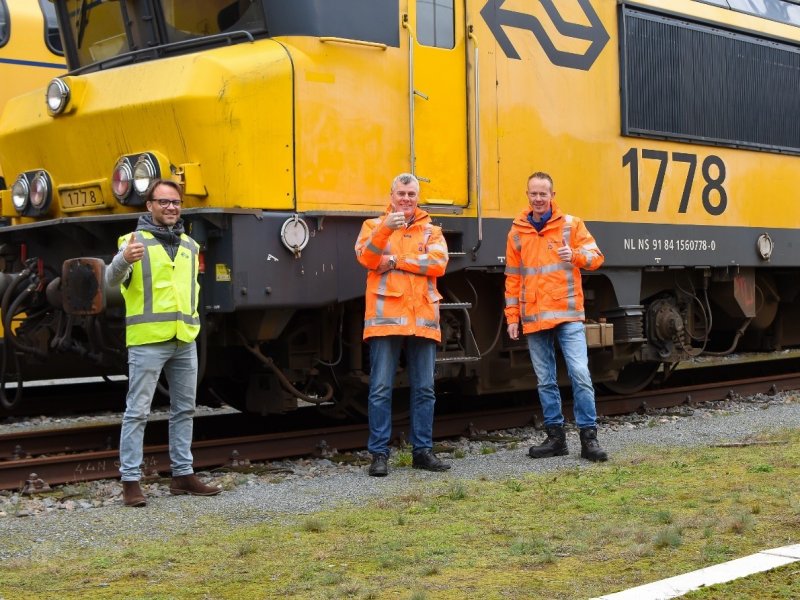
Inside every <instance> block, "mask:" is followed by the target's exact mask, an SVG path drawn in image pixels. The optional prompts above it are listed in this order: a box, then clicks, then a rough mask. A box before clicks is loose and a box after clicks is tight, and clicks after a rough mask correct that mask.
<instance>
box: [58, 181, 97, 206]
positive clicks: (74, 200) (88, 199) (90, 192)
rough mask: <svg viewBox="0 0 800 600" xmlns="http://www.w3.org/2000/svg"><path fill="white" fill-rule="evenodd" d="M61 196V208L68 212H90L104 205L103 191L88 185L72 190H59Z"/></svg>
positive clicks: (95, 186)
mask: <svg viewBox="0 0 800 600" xmlns="http://www.w3.org/2000/svg"><path fill="white" fill-rule="evenodd" d="M58 193H59V195H60V196H61V208H63V209H64V210H65V211H68V210H91V209H93V208H104V207H105V205H106V203H105V200H104V199H103V191H102V190H101V189H100V186H97V185H88V186H84V187H79V188H73V189H63V188H61V189H59V190H58Z"/></svg>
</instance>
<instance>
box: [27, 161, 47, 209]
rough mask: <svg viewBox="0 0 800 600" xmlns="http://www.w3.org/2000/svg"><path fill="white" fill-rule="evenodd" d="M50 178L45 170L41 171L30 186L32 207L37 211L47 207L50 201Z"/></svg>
mask: <svg viewBox="0 0 800 600" xmlns="http://www.w3.org/2000/svg"><path fill="white" fill-rule="evenodd" d="M51 189H52V187H51V186H50V178H49V177H48V176H47V173H45V172H44V171H39V172H38V173H36V175H35V176H34V178H33V181H32V182H31V186H30V200H31V207H32V208H33V210H35V211H36V212H37V213H38V212H42V211H44V210H46V209H47V207H48V204H49V202H50V191H51Z"/></svg>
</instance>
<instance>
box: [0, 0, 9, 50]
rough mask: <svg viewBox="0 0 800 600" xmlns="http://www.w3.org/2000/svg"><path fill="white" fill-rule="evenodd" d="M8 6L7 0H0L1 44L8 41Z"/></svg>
mask: <svg viewBox="0 0 800 600" xmlns="http://www.w3.org/2000/svg"><path fill="white" fill-rule="evenodd" d="M8 29H9V28H8V7H7V6H6V3H5V0H0V46H4V45H5V43H6V42H7V41H8Z"/></svg>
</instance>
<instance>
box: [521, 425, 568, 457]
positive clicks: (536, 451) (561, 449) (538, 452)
mask: <svg viewBox="0 0 800 600" xmlns="http://www.w3.org/2000/svg"><path fill="white" fill-rule="evenodd" d="M546 429H547V438H546V439H545V440H544V441H543V442H542V443H541V444H539V445H538V446H531V448H530V450H528V456H530V457H531V458H549V457H551V456H565V455H567V454H569V450H568V449H567V436H566V434H565V433H564V426H563V425H548V426H547V428H546Z"/></svg>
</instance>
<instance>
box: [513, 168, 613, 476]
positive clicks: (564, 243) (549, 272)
mask: <svg viewBox="0 0 800 600" xmlns="http://www.w3.org/2000/svg"><path fill="white" fill-rule="evenodd" d="M527 195H528V207H527V208H526V209H525V210H523V211H522V213H521V214H520V215H519V216H518V217H517V218H516V219H514V222H513V224H512V225H511V231H510V232H509V233H508V241H507V244H506V271H505V275H506V286H505V287H506V291H505V298H506V308H505V316H506V321H507V322H508V335H509V337H510V338H511V339H512V340H516V339H519V324H520V321H522V333H523V334H525V335H526V336H527V342H528V350H529V352H530V355H531V362H532V363H533V370H534V371H535V373H536V379H537V380H538V382H539V385H538V391H539V402H540V403H541V405H542V412H543V413H544V424H545V428H546V430H547V438H546V439H545V441H544V442H543V443H542V444H541V445H539V446H533V447H531V448H530V450H529V451H528V455H529V456H530V457H531V458H544V457H549V456H563V455H565V454H568V452H569V451H568V450H567V440H566V436H565V434H564V415H563V413H562V412H561V395H560V393H559V390H558V383H557V378H556V354H555V343H554V341H555V340H558V344H559V346H560V347H561V352H562V354H563V355H564V360H565V362H566V363H567V372H568V373H569V378H570V381H571V382H572V396H573V412H574V414H575V422H576V424H577V425H578V428H579V429H580V439H581V456H582V457H583V458H587V459H589V460H592V461H604V460H607V459H608V455H607V454H606V453H605V452H604V451H603V450H602V449H601V448H600V444H599V443H598V441H597V412H596V409H595V402H594V388H593V387H592V379H591V376H590V374H589V359H588V355H587V349H586V331H585V328H584V324H583V323H584V320H585V318H586V317H585V315H584V312H583V288H582V287H581V272H580V270H581V269H587V270H594V269H597V268H599V267H600V265H601V264H603V253H602V252H600V249H599V248H598V247H597V244H596V243H595V241H594V238H593V237H592V234H591V233H589V230H588V229H586V225H584V223H583V221H582V220H581V219H579V218H578V217H573V216H572V215H567V214H565V213H563V212H561V210H560V209H559V207H558V205H557V204H556V203H555V202H554V198H555V195H556V192H555V190H554V189H553V179H552V178H551V177H550V175H548V174H547V173H542V172H536V173H534V174H533V175H531V176H530V177H529V178H528V188H527Z"/></svg>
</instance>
